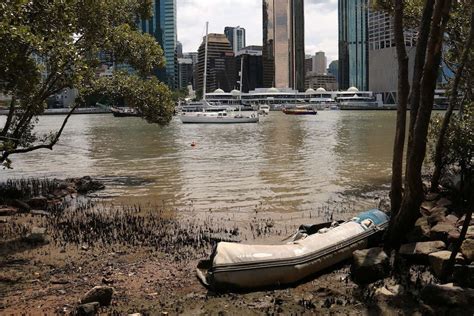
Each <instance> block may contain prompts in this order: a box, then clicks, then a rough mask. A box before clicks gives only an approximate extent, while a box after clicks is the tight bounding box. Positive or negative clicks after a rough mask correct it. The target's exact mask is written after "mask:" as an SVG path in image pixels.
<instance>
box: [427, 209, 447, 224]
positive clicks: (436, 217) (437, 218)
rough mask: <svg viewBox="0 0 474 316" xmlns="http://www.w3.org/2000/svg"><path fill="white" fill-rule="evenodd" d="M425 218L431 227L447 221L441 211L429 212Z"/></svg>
mask: <svg viewBox="0 0 474 316" xmlns="http://www.w3.org/2000/svg"><path fill="white" fill-rule="evenodd" d="M426 220H427V222H428V224H430V226H431V227H433V226H435V225H436V224H438V223H441V222H446V221H447V220H446V217H445V216H444V214H443V213H441V212H435V213H433V214H431V215H430V216H428V217H427V218H426Z"/></svg>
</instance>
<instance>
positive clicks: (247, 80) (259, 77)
mask: <svg viewBox="0 0 474 316" xmlns="http://www.w3.org/2000/svg"><path fill="white" fill-rule="evenodd" d="M235 60H236V62H235V68H236V71H237V73H236V77H237V79H238V80H240V75H239V72H240V66H241V62H243V64H242V66H243V67H242V68H243V72H242V91H243V92H249V91H250V90H255V89H257V88H261V87H263V71H262V70H263V67H262V46H247V47H244V48H242V49H241V50H240V51H239V52H238V53H237V56H236V58H235ZM239 88H240V87H239Z"/></svg>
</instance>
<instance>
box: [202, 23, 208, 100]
mask: <svg viewBox="0 0 474 316" xmlns="http://www.w3.org/2000/svg"><path fill="white" fill-rule="evenodd" d="M208 31H209V22H206V42H205V44H204V80H203V81H204V84H203V87H202V99H203V100H206V86H207V42H208V39H207V35H208Z"/></svg>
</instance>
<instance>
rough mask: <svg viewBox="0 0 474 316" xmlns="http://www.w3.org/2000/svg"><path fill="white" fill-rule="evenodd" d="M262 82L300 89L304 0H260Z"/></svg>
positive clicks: (302, 73) (269, 85) (267, 85)
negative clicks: (261, 8) (261, 10)
mask: <svg viewBox="0 0 474 316" xmlns="http://www.w3.org/2000/svg"><path fill="white" fill-rule="evenodd" d="M262 59H263V85H264V87H267V88H270V87H276V88H292V89H296V90H299V91H303V89H304V81H305V52H304V1H303V0H263V52H262Z"/></svg>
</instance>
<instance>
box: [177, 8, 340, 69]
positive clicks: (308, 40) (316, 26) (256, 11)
mask: <svg viewBox="0 0 474 316" xmlns="http://www.w3.org/2000/svg"><path fill="white" fill-rule="evenodd" d="M337 1H338V0H305V50H306V54H311V55H314V53H315V52H317V51H324V52H325V53H326V57H327V59H328V64H329V63H330V62H331V61H332V60H335V59H337ZM176 2H177V25H178V40H179V41H180V42H181V43H182V44H183V52H192V51H197V49H198V47H199V45H200V43H201V41H202V38H203V36H204V35H205V34H206V26H205V25H206V21H209V33H224V27H226V26H241V27H243V28H245V29H246V36H247V39H246V44H247V45H262V0H176Z"/></svg>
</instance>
